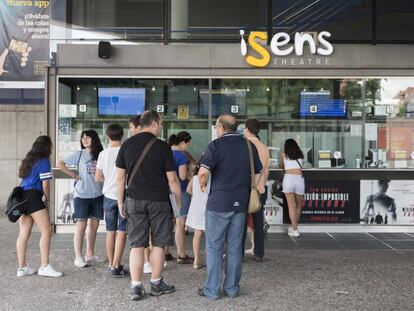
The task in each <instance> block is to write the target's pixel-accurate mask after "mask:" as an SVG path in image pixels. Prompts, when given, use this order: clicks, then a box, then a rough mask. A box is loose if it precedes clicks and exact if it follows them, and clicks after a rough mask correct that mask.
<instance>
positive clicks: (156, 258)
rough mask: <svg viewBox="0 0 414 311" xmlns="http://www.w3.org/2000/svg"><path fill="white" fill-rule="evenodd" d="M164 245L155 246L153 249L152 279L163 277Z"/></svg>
mask: <svg viewBox="0 0 414 311" xmlns="http://www.w3.org/2000/svg"><path fill="white" fill-rule="evenodd" d="M164 257H165V253H164V247H157V246H153V247H152V249H151V259H150V261H151V279H152V280H156V279H159V278H161V276H162V269H163V267H164Z"/></svg>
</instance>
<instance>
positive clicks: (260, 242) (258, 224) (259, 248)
mask: <svg viewBox="0 0 414 311" xmlns="http://www.w3.org/2000/svg"><path fill="white" fill-rule="evenodd" d="M266 198H267V190H266V191H265V193H263V194H261V195H260V203H261V204H262V208H261V209H260V210H259V211H258V212H257V213H254V214H252V216H253V227H254V228H253V229H254V255H255V256H257V257H260V258H263V256H264V231H263V224H264V215H263V206H264V205H265V203H266ZM246 235H247V217H246V222H245V224H244V231H243V247H242V256H244V249H245V246H246Z"/></svg>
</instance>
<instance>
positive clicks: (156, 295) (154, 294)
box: [150, 289, 175, 297]
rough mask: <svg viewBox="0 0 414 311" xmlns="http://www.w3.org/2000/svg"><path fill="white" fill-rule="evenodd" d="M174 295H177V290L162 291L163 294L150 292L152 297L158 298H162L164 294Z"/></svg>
mask: <svg viewBox="0 0 414 311" xmlns="http://www.w3.org/2000/svg"><path fill="white" fill-rule="evenodd" d="M172 293H175V289H172V290H169V291H162V292H159V293H155V292H150V295H151V296H155V297H158V296H161V295H164V294H165V295H168V294H172Z"/></svg>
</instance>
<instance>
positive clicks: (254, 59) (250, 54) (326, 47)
mask: <svg viewBox="0 0 414 311" xmlns="http://www.w3.org/2000/svg"><path fill="white" fill-rule="evenodd" d="M240 35H241V45H240V49H241V54H242V55H243V56H244V57H245V59H246V62H247V63H248V64H249V65H251V66H253V67H268V66H277V67H279V66H282V67H284V66H286V67H288V66H289V67H301V66H306V67H308V66H330V65H331V60H330V58H329V56H330V55H332V53H333V51H334V47H333V45H332V44H331V43H330V42H329V41H328V40H327V38H329V37H330V36H331V34H330V33H329V32H327V31H322V32H320V33H313V35H312V34H311V33H299V32H297V33H296V34H295V37H294V43H293V44H291V43H290V35H289V34H287V33H285V32H278V33H276V34H275V35H274V36H273V37H272V40H271V41H270V47H267V46H266V42H267V39H268V37H267V33H266V32H262V31H252V32H250V34H249V37H248V40H247V41H248V44H247V43H246V41H245V39H244V30H240ZM269 49H270V51H269ZM304 49H309V54H307V56H305V55H304ZM272 56H273V57H272Z"/></svg>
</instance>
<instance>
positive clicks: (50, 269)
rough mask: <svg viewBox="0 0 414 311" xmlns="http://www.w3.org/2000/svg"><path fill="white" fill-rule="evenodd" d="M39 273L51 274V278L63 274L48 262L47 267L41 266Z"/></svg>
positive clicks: (41, 274) (42, 274)
mask: <svg viewBox="0 0 414 311" xmlns="http://www.w3.org/2000/svg"><path fill="white" fill-rule="evenodd" d="M37 274H38V275H40V276H49V277H51V278H58V277H61V276H62V275H63V273H62V272H59V271H56V270H55V269H53V267H52V266H51V265H50V264H48V265H47V266H46V267H44V268H43V267H39V271H37Z"/></svg>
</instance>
